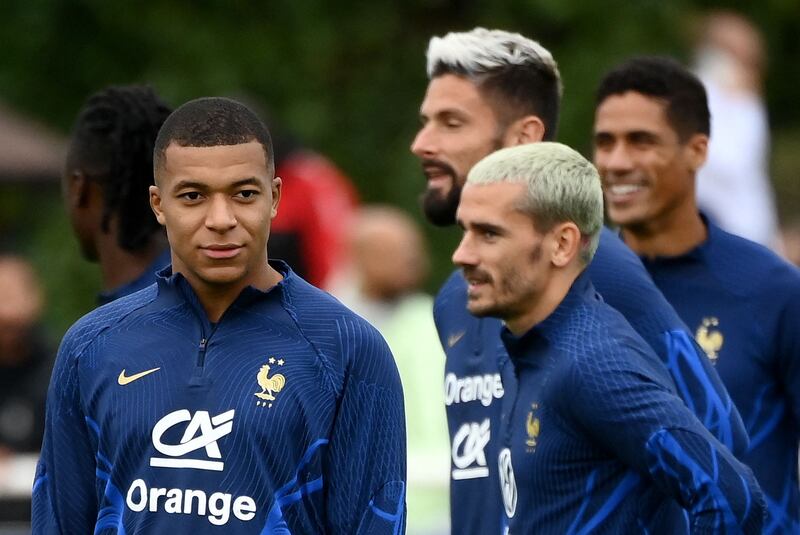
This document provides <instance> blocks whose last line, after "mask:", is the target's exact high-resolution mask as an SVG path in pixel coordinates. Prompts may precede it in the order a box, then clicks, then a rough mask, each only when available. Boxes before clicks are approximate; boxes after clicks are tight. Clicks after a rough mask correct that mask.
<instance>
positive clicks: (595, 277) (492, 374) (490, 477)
mask: <svg viewBox="0 0 800 535" xmlns="http://www.w3.org/2000/svg"><path fill="white" fill-rule="evenodd" d="M587 272H588V274H589V277H590V278H591V280H592V282H593V284H594V286H595V288H597V290H598V291H599V292H600V293H601V294H602V295H603V298H604V299H605V301H606V302H607V303H608V304H609V305H611V306H612V307H614V308H615V309H617V310H618V311H619V312H621V313H622V314H623V315H624V316H625V319H626V320H627V321H628V322H629V323H630V324H631V325H632V326H633V328H634V329H635V330H636V331H637V332H638V333H639V335H640V336H641V337H642V338H643V339H644V340H645V341H646V342H647V343H648V344H649V345H650V347H651V348H652V349H653V351H654V352H655V353H656V355H657V356H658V357H659V358H660V360H661V361H662V362H663V363H664V364H665V365H666V367H667V370H668V371H669V373H670V375H671V377H672V379H673V381H674V382H675V383H676V387H677V389H678V394H679V395H680V396H681V398H682V399H683V400H684V402H685V403H686V404H687V405H688V406H689V407H690V408H691V409H692V410H693V411H694V413H695V415H697V417H698V418H699V419H700V421H701V422H703V424H704V425H705V426H706V427H707V428H708V429H709V430H710V431H711V432H712V433H714V435H715V436H716V437H717V438H718V439H719V440H720V441H721V442H722V443H723V444H725V445H726V446H728V447H729V448H731V449H733V450H734V451H743V450H744V448H746V446H747V435H746V434H745V431H744V426H743V424H742V422H741V419H740V417H739V414H738V412H737V411H736V409H735V407H734V406H733V403H732V402H731V400H730V398H729V396H728V394H727V392H726V391H725V388H724V387H723V386H722V383H721V381H720V380H719V377H718V376H717V374H716V372H715V371H714V369H713V367H712V366H711V365H710V364H709V362H708V359H707V358H706V357H705V355H704V354H703V352H702V350H701V349H700V348H699V347H698V346H697V345H696V344H695V343H694V342H693V340H692V337H691V336H690V335H689V332H688V329H687V328H686V326H685V325H684V324H683V322H682V321H681V320H680V318H679V317H678V315H677V313H676V312H675V311H674V310H673V309H672V307H671V306H670V305H669V303H668V302H667V301H666V300H665V299H664V297H663V296H662V295H661V293H660V292H659V291H658V288H656V286H655V285H654V284H653V282H652V280H651V279H650V276H649V275H648V274H647V271H646V270H645V269H644V267H643V266H642V263H641V262H640V261H639V259H638V257H637V256H636V255H635V254H634V253H633V252H632V251H631V250H630V249H628V247H627V246H626V245H625V244H624V243H622V242H621V240H620V239H619V237H617V236H616V235H615V234H614V233H613V232H612V231H610V230H608V229H605V228H604V229H603V230H602V231H601V234H600V245H599V247H598V249H597V253H596V254H595V257H594V259H593V260H592V263H591V264H590V265H589V267H588V269H587ZM434 319H435V321H436V326H437V330H438V331H439V337H440V340H441V343H442V346H443V347H444V350H445V353H446V356H447V359H446V361H445V403H446V405H447V407H446V408H447V420H448V429H449V433H450V439H451V443H452V452H451V453H452V467H451V480H450V511H451V527H452V532H453V533H459V534H476V535H486V534H491V533H499V532H500V530H501V527H502V525H503V518H504V514H503V506H502V500H501V497H500V485H499V482H498V478H497V463H496V462H495V459H497V453H498V452H497V443H496V440H495V438H496V433H497V426H498V424H499V417H500V404H499V403H498V401H497V400H499V399H501V398H502V397H503V394H504V389H503V385H502V381H501V376H500V372H499V368H498V359H501V360H502V359H503V358H504V357H505V358H507V356H506V351H505V349H504V348H503V345H502V342H501V340H500V336H499V333H500V328H501V325H502V323H501V322H500V321H499V320H497V319H495V318H482V319H479V318H476V317H475V316H473V315H471V314H470V313H469V311H468V310H467V285H466V282H465V281H464V278H463V276H462V275H461V271H460V270H459V271H457V272H455V273H454V274H453V275H452V276H451V277H450V278H449V279H448V280H447V282H446V283H445V284H444V286H443V287H442V289H441V290H440V291H439V294H438V295H437V296H436V301H435V304H434ZM493 430H494V431H493Z"/></svg>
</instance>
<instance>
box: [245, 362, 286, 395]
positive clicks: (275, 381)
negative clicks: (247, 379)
mask: <svg viewBox="0 0 800 535" xmlns="http://www.w3.org/2000/svg"><path fill="white" fill-rule="evenodd" d="M268 362H269V364H264V365H263V366H261V369H260V370H259V371H258V374H257V375H256V381H257V382H258V386H260V387H261V392H256V393H254V394H253V395H254V396H255V397H257V398H258V399H260V400H262V401H257V402H256V405H261V406H268V407H272V403H270V402H271V401H275V394H277V393H278V392H280V391H281V390H283V387H284V386H285V385H286V377H284V376H283V375H281V374H280V373H276V374H274V375H272V376H270V375H269V372H270V369H271V368H270V364H277V365H278V366H283V364H284V360H283V359H275V357H270V358H269V361H268Z"/></svg>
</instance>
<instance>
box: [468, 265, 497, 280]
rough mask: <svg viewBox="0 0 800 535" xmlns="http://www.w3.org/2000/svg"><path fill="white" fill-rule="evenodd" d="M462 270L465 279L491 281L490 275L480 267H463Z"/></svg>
mask: <svg viewBox="0 0 800 535" xmlns="http://www.w3.org/2000/svg"><path fill="white" fill-rule="evenodd" d="M462 270H463V272H464V278H465V279H466V280H467V281H470V280H473V281H477V282H492V277H491V276H490V275H489V274H488V273H486V272H485V271H483V270H482V269H479V268H476V267H464V268H462Z"/></svg>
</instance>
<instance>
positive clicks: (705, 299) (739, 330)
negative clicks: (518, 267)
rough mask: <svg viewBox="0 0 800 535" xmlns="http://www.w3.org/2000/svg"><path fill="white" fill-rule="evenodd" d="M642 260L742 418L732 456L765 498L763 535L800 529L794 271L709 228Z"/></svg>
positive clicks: (799, 301) (799, 359)
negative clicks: (677, 251) (696, 241)
mask: <svg viewBox="0 0 800 535" xmlns="http://www.w3.org/2000/svg"><path fill="white" fill-rule="evenodd" d="M644 263H645V266H646V267H647V269H648V270H649V271H650V273H651V275H652V276H653V280H654V281H655V283H656V285H658V287H659V288H660V289H661V291H662V292H663V293H664V295H665V296H666V298H667V299H668V300H669V301H670V302H671V303H672V304H673V305H674V307H675V309H676V310H677V311H678V312H679V314H680V315H681V317H682V318H683V320H684V321H685V322H686V323H687V324H688V325H689V326H690V328H691V329H693V332H694V333H695V336H696V338H697V340H698V341H699V342H701V343H702V345H703V346H704V349H705V351H706V352H707V353H708V355H709V356H710V357H711V358H713V359H714V362H715V368H716V369H717V371H718V372H719V375H720V377H721V378H722V380H723V382H724V383H725V386H726V387H727V389H728V391H729V392H730V395H731V398H732V399H733V401H734V402H735V404H736V406H737V407H738V409H739V411H740V413H741V414H742V418H743V420H744V423H745V425H746V428H747V432H748V434H749V435H750V446H749V449H748V450H747V451H746V452H743V453H742V454H741V455H739V457H740V458H741V459H742V461H744V462H745V463H746V464H747V465H748V466H750V467H751V468H752V469H753V472H754V473H755V475H756V477H757V478H758V481H759V484H760V485H761V488H762V489H763V490H764V494H765V495H766V500H767V505H768V517H767V521H766V523H765V526H764V533H769V534H777V533H800V492H798V478H797V448H798V442H799V441H800V329H798V328H797V321H798V318H800V274H798V271H797V270H796V269H795V268H794V267H792V266H790V265H789V264H787V263H786V262H784V261H783V260H781V259H779V258H778V257H777V256H775V255H774V254H773V253H771V252H770V251H768V250H767V249H765V248H763V247H761V246H759V245H756V244H754V243H752V242H749V241H747V240H744V239H742V238H738V237H736V236H733V235H731V234H728V233H726V232H724V231H722V230H720V229H719V228H717V227H715V226H714V225H712V224H708V239H707V240H706V242H704V243H703V244H701V245H700V246H699V247H697V248H696V249H695V250H693V251H690V252H689V253H688V254H686V255H683V256H680V257H673V258H656V259H651V260H647V259H645V260H644Z"/></svg>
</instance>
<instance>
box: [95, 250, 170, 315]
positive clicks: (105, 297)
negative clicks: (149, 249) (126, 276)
mask: <svg viewBox="0 0 800 535" xmlns="http://www.w3.org/2000/svg"><path fill="white" fill-rule="evenodd" d="M169 263H170V251H169V248H167V249H164V250H163V251H162V252H161V254H159V255H158V256H157V257H156V259H155V260H153V261H152V262H151V263H150V265H149V266H148V267H147V269H145V270H144V271H143V272H142V274H141V275H139V276H138V277H137V278H135V279H133V280H132V281H130V282H128V283H126V284H123V285H122V286H119V287H118V288H114V289H113V290H108V291H105V292H100V294H98V296H97V302H98V304H101V305H105V304H106V303H110V302H111V301H114V300H116V299H119V298H120V297H125V296H126V295H130V294H132V293H134V292H138V291H139V290H142V289H144V288H147V287H148V286H150V285H151V284H153V283H154V282H156V273H158V272H159V271H160V270H162V269H164V268H165V267H167V266H168V265H169Z"/></svg>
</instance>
